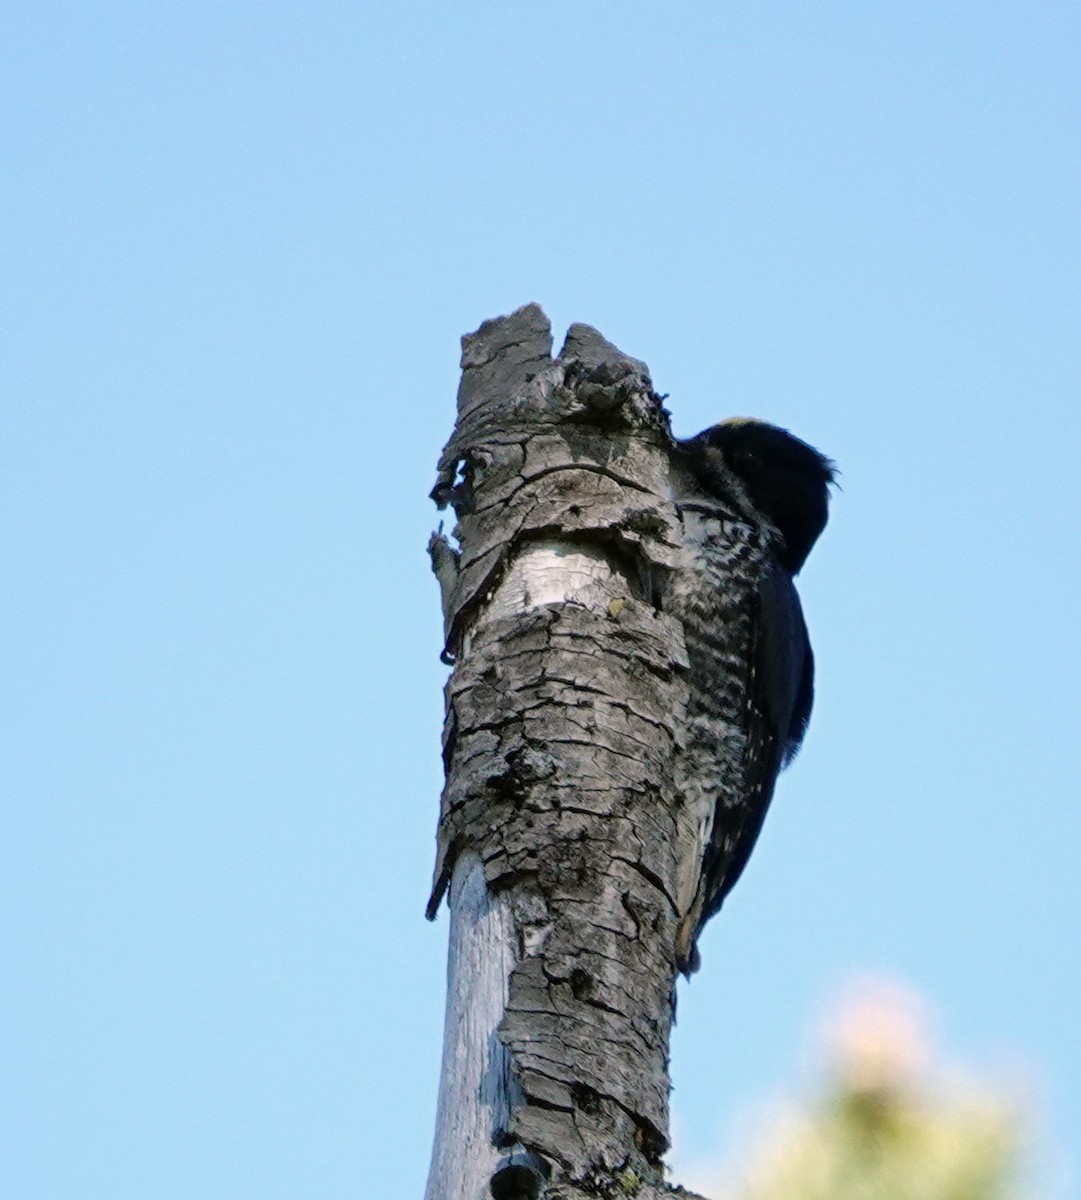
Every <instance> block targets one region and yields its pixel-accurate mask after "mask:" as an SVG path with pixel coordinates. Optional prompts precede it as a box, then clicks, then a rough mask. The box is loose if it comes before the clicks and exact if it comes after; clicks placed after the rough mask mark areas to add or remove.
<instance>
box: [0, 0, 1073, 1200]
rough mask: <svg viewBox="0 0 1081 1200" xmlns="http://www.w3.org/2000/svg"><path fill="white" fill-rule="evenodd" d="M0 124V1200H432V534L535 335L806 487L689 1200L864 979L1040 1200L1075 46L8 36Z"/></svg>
mask: <svg viewBox="0 0 1081 1200" xmlns="http://www.w3.org/2000/svg"><path fill="white" fill-rule="evenodd" d="M0 68H2V80H3V88H4V92H5V98H4V112H5V117H4V120H3V123H2V127H0V163H2V165H0V172H2V178H3V188H2V196H0V206H2V207H0V230H2V232H0V238H2V244H3V251H2V261H0V278H2V280H3V284H2V288H0V292H2V295H3V301H2V303H3V307H4V313H3V321H2V332H0V339H2V342H0V364H2V366H0V371H2V377H0V386H2V392H3V395H2V401H0V493H2V495H0V560H2V562H3V576H4V581H3V587H2V592H0V630H2V634H0V637H2V663H0V708H2V712H0V789H2V823H3V829H2V849H0V856H2V859H3V862H2V863H0V923H2V942H0V952H2V956H3V965H2V980H3V982H2V985H0V1055H2V1064H0V1072H2V1074H0V1078H2V1081H3V1082H2V1086H0V1107H2V1109H3V1111H2V1112H0V1194H2V1195H4V1196H10V1197H18V1198H19V1200H99V1198H100V1200H105V1198H108V1200H118V1198H127V1197H133V1198H139V1200H142V1198H144V1197H154V1198H155V1200H174V1198H175V1200H204V1198H206V1200H241V1198H246V1197H253V1198H256V1197H257V1198H258V1200H279V1198H280V1200H309V1198H310V1200H346V1198H347V1197H348V1198H355V1197H361V1196H376V1195H379V1196H399V1195H400V1196H402V1197H417V1196H419V1195H420V1193H421V1189H422V1186H423V1180H424V1177H425V1174H426V1168H427V1158H428V1150H429V1143H430V1137H431V1132H432V1120H433V1114H434V1101H435V1093H436V1082H437V1074H438V1066H439V1047H440V1037H441V1023H442V1004H443V969H444V949H445V937H446V921H445V916H444V917H443V918H442V919H441V921H440V922H439V924H437V925H434V926H433V925H429V924H427V923H425V921H424V920H423V916H422V911H423V907H424V902H425V899H426V897H427V891H428V883H429V877H430V871H431V865H432V853H433V832H434V826H435V818H436V812H437V800H438V793H439V787H440V783H441V768H440V761H439V734H440V723H441V718H442V698H441V693H440V688H441V684H442V681H443V678H444V676H445V668H444V667H443V666H442V665H441V664H440V663H439V660H438V652H439V648H440V618H439V605H438V596H437V588H436V585H435V582H434V580H433V579H432V578H431V576H430V574H429V571H428V564H427V559H426V556H425V553H424V547H425V543H426V540H427V537H428V534H429V532H430V530H431V529H432V527H433V526H434V523H435V521H436V519H437V518H436V513H435V511H434V509H433V508H432V506H431V504H430V502H429V501H428V500H427V493H428V490H429V488H430V487H431V485H432V483H433V480H434V467H435V462H436V458H437V456H438V454H439V451H440V449H441V447H442V445H443V442H444V441H445V439H446V437H447V436H448V434H449V432H450V429H451V424H452V420H453V415H454V394H455V389H456V386H457V376H458V352H459V351H458V337H459V335H460V334H461V333H463V332H466V331H468V330H471V329H473V328H475V327H476V326H477V325H478V324H479V323H480V321H482V320H483V319H485V318H487V317H490V316H494V315H498V314H500V313H504V312H508V311H510V310H511V309H513V308H515V307H517V306H518V305H520V304H522V303H525V302H526V301H530V300H537V301H540V302H541V303H542V304H543V305H544V306H545V307H546V309H547V311H548V313H549V315H550V316H551V317H552V319H553V323H554V324H555V326H556V331H557V345H558V341H559V340H560V339H561V338H562V334H563V332H564V330H565V328H566V326H567V325H568V324H569V323H570V322H572V321H575V320H582V321H587V322H589V323H591V324H593V325H596V326H597V327H599V328H600V329H601V330H602V331H603V333H604V334H605V335H606V336H607V337H609V338H610V339H612V340H613V341H615V342H616V343H617V344H618V345H619V346H620V347H621V348H622V349H624V350H625V351H627V352H629V353H631V354H633V355H636V356H638V357H640V358H644V359H645V360H647V362H648V363H649V365H650V367H651V369H652V372H653V377H654V380H655V382H656V384H657V386H658V388H659V389H660V390H661V391H663V392H668V393H670V399H669V402H668V403H669V407H670V409H671V410H672V413H673V417H674V425H675V429H676V432H677V433H678V434H680V435H687V434H690V433H693V432H695V431H697V430H698V429H700V428H702V427H703V426H705V425H708V424H712V423H713V422H714V421H716V420H719V419H721V418H723V417H726V416H731V415H750V414H753V415H757V416H762V417H765V418H768V419H771V420H774V421H776V422H779V423H781V424H784V425H787V426H790V427H791V428H793V429H794V430H796V431H797V432H798V433H799V434H801V435H802V436H803V437H805V438H807V439H808V440H810V441H811V442H813V443H814V444H815V445H817V446H820V447H821V448H822V449H823V450H825V451H826V452H828V453H829V454H831V455H832V456H833V457H834V458H836V460H837V461H838V463H839V464H840V466H841V468H842V470H843V472H844V474H843V488H844V490H843V492H841V493H839V494H838V495H837V497H836V500H835V504H834V517H833V521H832V524H831V527H830V528H829V530H828V531H827V534H826V536H825V537H824V539H823V541H822V543H821V544H820V546H819V548H818V549H817V550H816V552H815V554H814V556H813V557H812V560H811V562H810V564H809V566H808V568H807V571H806V572H805V576H804V579H803V584H802V593H803V597H804V603H805V607H806V609H807V612H808V617H809V623H810V625H811V630H812V636H813V639H814V643H815V648H816V651H817V655H818V660H819V691H818V704H817V709H816V712H815V717H814V721H813V722H812V728H811V733H810V736H809V739H808V743H807V745H806V748H805V751H804V753H803V754H802V756H801V758H800V760H799V762H798V763H797V764H796V766H795V767H794V769H793V770H792V771H791V773H790V774H789V775H788V776H786V778H785V779H784V780H783V782H782V786H781V788H780V790H779V794H778V797H777V801H776V804H775V806H774V810H773V812H772V813H771V816H770V820H769V821H768V822H767V827H766V830H765V833H764V836H763V839H762V841H761V844H760V846H759V849H758V851H757V854H756V856H755V858H754V860H753V861H752V864H751V867H750V869H749V871H748V873H747V875H746V877H745V879H744V880H743V882H742V883H741V884H740V886H739V888H738V889H737V890H736V892H735V893H734V895H733V897H732V900H731V902H730V904H729V905H728V906H727V908H726V910H725V913H724V916H723V917H722V918H720V919H718V920H717V921H716V922H715V923H714V925H713V926H712V927H711V928H710V930H709V932H708V934H707V936H706V937H705V939H704V945H703V952H704V961H705V965H704V968H703V970H702V972H701V974H700V975H699V976H698V977H696V978H695V979H694V981H693V982H692V983H691V984H690V986H689V987H688V986H683V987H681V992H680V1002H679V1026H678V1029H677V1031H676V1036H675V1043H674V1052H673V1072H674V1081H675V1092H674V1098H673V1099H674V1108H675V1113H676V1117H677V1129H678V1140H677V1147H676V1161H677V1163H678V1162H680V1161H683V1162H688V1161H691V1160H701V1159H703V1158H708V1157H709V1156H711V1155H716V1154H723V1153H724V1151H725V1149H726V1146H727V1145H728V1143H729V1142H731V1141H732V1140H733V1137H734V1131H737V1130H738V1129H740V1128H741V1122H743V1121H744V1120H745V1119H746V1114H747V1113H748V1112H751V1111H753V1110H754V1109H755V1106H756V1105H759V1104H761V1103H762V1101H763V1100H764V1099H768V1098H769V1096H771V1095H775V1094H776V1093H777V1092H778V1091H779V1090H783V1089H784V1088H785V1087H786V1086H789V1085H790V1084H794V1083H795V1082H796V1081H797V1080H798V1078H799V1063H800V1061H801V1053H802V1047H803V1046H804V1045H805V1031H806V1029H807V1025H808V1022H809V1021H811V1020H812V1019H813V1017H814V1016H815V1014H816V1013H817V1012H818V1011H820V1008H821V1006H822V1004H824V1003H827V1002H828V999H829V997H830V996H831V995H832V994H833V993H834V991H835V989H837V988H838V987H840V986H841V985H842V984H843V982H844V981H845V980H846V979H848V978H849V977H850V975H852V974H853V973H854V972H855V973H858V972H871V973H874V974H884V975H886V976H888V977H891V978H896V979H899V980H903V981H906V982H907V983H908V984H910V985H911V986H913V987H914V988H916V989H918V990H919V991H920V992H922V993H923V994H924V995H925V996H926V997H927V998H928V1000H929V1003H930V1004H931V1005H932V1007H933V1008H934V1009H935V1010H936V1011H937V1012H938V1014H939V1021H940V1038H941V1042H942V1044H943V1045H944V1047H946V1049H947V1051H948V1053H949V1054H950V1056H951V1057H953V1058H954V1059H956V1060H957V1061H960V1062H964V1063H967V1064H969V1066H971V1067H972V1068H973V1069H974V1070H977V1071H980V1070H984V1071H986V1072H988V1073H990V1074H992V1075H994V1074H996V1073H998V1074H999V1075H1005V1076H1006V1077H1009V1078H1013V1079H1016V1078H1018V1077H1021V1078H1022V1079H1023V1080H1024V1081H1026V1082H1025V1083H1024V1086H1025V1087H1026V1088H1028V1089H1029V1093H1028V1094H1029V1095H1030V1097H1031V1100H1032V1103H1033V1105H1034V1108H1035V1110H1036V1111H1037V1112H1038V1113H1040V1114H1042V1115H1041V1117H1040V1127H1041V1129H1042V1131H1043V1132H1042V1133H1041V1135H1040V1137H1041V1141H1042V1146H1041V1151H1040V1153H1041V1154H1042V1155H1044V1160H1045V1161H1046V1163H1048V1164H1051V1166H1049V1167H1048V1173H1049V1175H1053V1176H1055V1178H1056V1179H1057V1180H1058V1182H1057V1184H1055V1185H1054V1186H1052V1185H1050V1184H1049V1191H1048V1193H1047V1194H1052V1193H1053V1194H1054V1195H1056V1196H1063V1197H1065V1196H1076V1195H1077V1194H1078V1191H1077V1188H1078V1186H1079V1185H1078V1176H1077V1165H1078V1160H1077V1156H1076V1154H1075V1149H1076V1147H1075V1144H1074V1139H1075V1137H1076V1133H1077V1131H1078V1130H1079V1129H1081V1036H1079V1034H1078V1021H1079V1012H1081V936H1079V932H1078V930H1079V907H1081V905H1079V897H1081V885H1079V878H1078V857H1079V849H1078V847H1079V844H1081V807H1079V804H1078V799H1079V796H1078V790H1079V789H1078V783H1077V757H1078V753H1077V751H1078V729H1079V703H1078V694H1077V687H1078V677H1079V666H1081V663H1079V657H1081V656H1079V649H1081V647H1079V629H1081V621H1079V618H1078V590H1079V583H1081V580H1079V569H1078V526H1079V523H1081V503H1079V499H1078V465H1079V463H1081V434H1079V423H1081V422H1079V415H1078V414H1079V399H1081V353H1079V337H1078V335H1079V332H1081V312H1079V303H1078V301H1079V292H1081V285H1079V279H1081V253H1079V250H1081V220H1079V199H1081V186H1079V182H1081V181H1079V157H1081V142H1079V133H1078V126H1079V116H1081V8H1079V7H1078V5H1077V4H1076V3H1072V2H1071V3H1065V2H1063V3H1056V2H1048V3H1042V4H1032V3H1021V2H1020V0H1017V2H1015V3H998V2H994V0H992V2H991V3H987V2H986V0H984V2H981V3H974V2H973V3H951V2H946V3H941V2H935V3H931V2H930V0H921V2H916V3H909V4H900V5H897V4H894V5H872V4H867V3H855V2H837V3H830V2H826V3H815V4H810V3H803V2H801V3H780V2H776V0H764V2H763V3H759V4H747V5H739V6H737V5H731V4H724V3H709V4H707V3H691V4H674V5H670V6H662V5H654V4H644V3H636V2H625V3H621V4H615V3H611V4H596V3H576V4H567V3H549V4H545V5H516V4H505V3H504V4H495V3H492V4H481V3H460V4H437V3H428V4H417V3H395V4H393V5H391V4H386V5H372V4H363V3H355V2H354V3H339V2H327V3H319V2H317V3H313V4H303V5H302V4H298V3H279V2H275V0H261V2H260V3H258V4H256V3H245V2H243V0H216V2H215V3H213V4H210V3H204V2H201V0H194V2H188V3H185V4H179V3H168V2H162V3H147V2H145V0H141V2H139V3H135V2H130V3H125V2H121V0H111V2H106V3H102V4H85V3H80V4H76V3H67V4H63V3H51V2H49V0H35V2H34V3H28V2H25V0H8V3H7V4H6V5H5V6H4V9H3V13H2V15H0ZM1055 1164H1057V1165H1055Z"/></svg>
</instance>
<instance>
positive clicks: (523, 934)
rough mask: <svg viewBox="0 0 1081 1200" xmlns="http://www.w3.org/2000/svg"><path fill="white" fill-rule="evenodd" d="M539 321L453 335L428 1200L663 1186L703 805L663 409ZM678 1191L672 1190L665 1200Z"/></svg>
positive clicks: (574, 336)
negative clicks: (671, 1054) (691, 743)
mask: <svg viewBox="0 0 1081 1200" xmlns="http://www.w3.org/2000/svg"><path fill="white" fill-rule="evenodd" d="M551 350H552V342H551V330H550V327H549V324H548V320H547V318H546V317H545V315H544V313H543V312H542V311H541V310H540V309H539V308H538V307H537V306H535V305H530V306H527V307H525V308H523V309H520V310H519V311H518V312H516V313H514V314H512V315H511V316H509V317H506V318H501V319H499V320H496V321H490V322H487V323H485V324H484V325H483V326H481V328H480V329H479V330H478V331H477V332H476V333H475V334H473V335H471V336H468V337H466V338H464V339H463V355H462V367H463V374H462V382H461V387H460V390H459V395H458V422H457V425H456V428H455V430H454V434H453V436H452V437H451V440H450V442H449V443H448V445H447V447H446V450H445V451H444V453H443V456H442V459H441V461H440V465H439V477H438V481H437V483H436V487H435V489H434V491H433V497H434V498H435V500H436V501H437V503H439V504H440V506H441V507H442V506H444V505H447V504H450V505H452V506H453V507H454V509H455V513H456V516H457V526H456V529H455V531H454V536H455V538H456V540H457V543H458V544H457V547H455V546H453V545H452V544H451V542H450V541H448V540H447V539H446V538H445V537H443V536H442V535H441V534H439V535H435V536H434V537H433V539H432V542H431V544H430V547H429V549H430V551H431V555H432V562H433V567H434V569H435V572H436V575H437V576H438V579H439V582H440V587H441V590H442V595H443V609H444V617H445V634H446V643H447V656H448V660H453V661H454V664H455V666H454V671H453V674H452V675H451V677H450V679H449V681H448V683H447V687H446V702H447V703H446V725H445V730H444V757H445V764H446V773H447V781H446V787H445V789H444V792H443V797H442V805H441V813H440V821H439V830H438V838H437V845H438V849H437V861H436V868H435V881H434V886H433V891H432V897H431V901H430V904H429V915H430V916H434V915H435V912H436V910H437V909H438V906H439V903H440V900H441V898H442V896H443V894H444V892H445V891H446V889H447V888H448V885H449V887H450V907H451V950H450V964H449V973H448V1001H447V1021H446V1041H445V1048H444V1057H443V1077H442V1082H441V1090H440V1102H439V1118H438V1128H437V1131H436V1143H435V1148H434V1151H433V1157H432V1170H431V1175H430V1177H429V1184H428V1191H427V1196H426V1200H482V1198H486V1197H489V1196H494V1197H496V1200H501V1198H507V1200H513V1198H515V1197H519V1196H522V1197H526V1196H538V1195H544V1196H546V1197H549V1198H551V1200H571V1198H579V1197H596V1196H613V1195H636V1196H639V1197H641V1198H643V1200H649V1198H651V1197H659V1196H661V1195H672V1194H673V1192H676V1191H677V1190H676V1189H672V1188H669V1187H667V1186H666V1185H665V1183H664V1177H663V1166H662V1157H663V1155H664V1153H665V1151H666V1150H667V1148H668V1143H669V1133H668V1093H669V1079H668V1042H669V1033H670V1029H671V1024H672V1019H673V1014H674V1004H675V975H676V968H675V959H674V944H675V937H676V930H677V926H678V923H679V919H680V917H681V916H682V915H683V911H682V906H683V900H682V897H683V896H684V894H685V893H686V891H687V882H686V879H685V875H686V872H687V864H686V862H685V861H684V862H683V863H682V864H681V863H680V861H679V860H680V856H681V853H682V851H681V847H687V846H697V845H698V843H699V842H700V828H699V825H700V820H701V817H700V814H697V813H696V812H694V811H691V810H690V809H689V807H688V806H687V805H686V804H684V802H683V801H682V799H681V792H680V789H679V788H678V787H677V786H676V784H675V782H674V781H675V779H676V772H675V768H674V762H675V759H676V758H677V756H678V754H679V751H680V749H681V747H682V746H683V740H684V738H685V736H686V733H685V731H686V726H687V697H688V684H687V659H686V651H685V647H684V642H683V631H682V627H681V625H680V623H679V622H678V621H677V620H675V619H673V618H672V617H670V616H666V615H665V613H664V612H663V611H661V610H660V608H659V607H658V604H657V600H658V597H659V596H660V595H661V593H662V592H663V588H664V583H665V579H666V576H667V575H668V573H669V572H670V571H672V570H673V569H675V568H676V567H678V565H679V563H680V561H681V555H682V553H683V549H682V530H681V525H680V519H679V514H678V512H677V510H676V508H675V505H674V504H673V501H672V494H671V486H670V461H669V449H670V446H671V439H670V434H669V431H668V420H667V414H666V413H665V411H664V409H663V407H662V405H661V402H660V398H659V397H658V396H657V395H656V394H655V393H654V391H653V387H652V384H651V382H650V378H649V374H648V371H647V369H646V367H645V365H644V364H642V363H640V362H637V361H636V360H634V359H631V358H628V357H627V356H625V355H623V354H621V353H620V352H619V351H618V350H617V349H616V348H615V347H613V346H611V345H610V344H609V343H608V342H606V341H605V340H604V339H603V338H602V337H601V336H600V334H598V333H597V332H596V331H595V330H593V329H591V328H589V327H588V326H584V325H575V326H572V328H571V330H570V332H569V333H568V335H567V339H566V343H565V345H564V347H563V350H562V351H561V353H560V354H559V356H558V357H557V358H555V359H553V358H552V355H551ZM681 1194H683V1195H685V1196H687V1195H689V1194H688V1193H681Z"/></svg>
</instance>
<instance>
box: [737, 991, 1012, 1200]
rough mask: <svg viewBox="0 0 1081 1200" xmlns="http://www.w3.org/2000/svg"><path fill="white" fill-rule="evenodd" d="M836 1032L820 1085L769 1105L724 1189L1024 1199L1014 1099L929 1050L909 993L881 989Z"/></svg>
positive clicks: (750, 1197)
mask: <svg viewBox="0 0 1081 1200" xmlns="http://www.w3.org/2000/svg"><path fill="white" fill-rule="evenodd" d="M831 1040H832V1041H833V1043H834V1049H833V1051H832V1053H831V1055H830V1064H829V1068H828V1074H827V1077H826V1080H825V1083H824V1086H821V1087H820V1089H819V1090H818V1092H817V1094H816V1095H814V1096H813V1097H812V1098H811V1099H809V1100H808V1101H805V1102H804V1103H803V1104H801V1105H800V1106H798V1107H793V1108H791V1109H790V1110H789V1111H786V1112H784V1113H782V1114H778V1115H777V1116H775V1118H774V1119H773V1121H772V1123H771V1126H770V1128H769V1129H768V1131H767V1132H766V1134H765V1136H764V1137H763V1138H762V1140H761V1142H760V1143H759V1144H758V1146H757V1147H756V1148H755V1149H754V1150H753V1151H752V1154H751V1156H750V1158H749V1160H748V1163H747V1165H746V1167H745V1168H744V1170H743V1171H741V1172H740V1177H739V1179H738V1182H736V1183H735V1185H734V1186H732V1187H730V1188H729V1189H727V1191H726V1192H725V1193H724V1195H725V1196H726V1198H728V1200H1020V1197H1021V1196H1022V1194H1023V1193H1022V1186H1023V1185H1022V1183H1021V1170H1020V1167H1021V1160H1022V1156H1023V1148H1024V1136H1023V1135H1024V1126H1025V1122H1024V1121H1023V1119H1022V1113H1021V1109H1020V1107H1019V1105H1018V1104H1017V1103H1016V1102H1014V1101H1013V1100H1011V1099H1010V1098H1008V1097H1007V1096H1005V1095H1004V1094H1002V1093H1001V1092H999V1091H998V1090H996V1089H994V1088H993V1087H989V1086H988V1085H976V1084H973V1083H972V1082H968V1081H961V1080H959V1079H957V1078H954V1077H951V1076H950V1075H949V1074H948V1073H947V1072H946V1071H945V1069H944V1068H943V1067H942V1066H941V1065H940V1064H936V1063H935V1062H933V1061H932V1060H931V1055H930V1053H929V1051H928V1049H927V1046H926V1042H925V1039H924V1037H923V1027H922V1021H921V1019H920V1014H919V1006H918V1002H917V1001H916V1000H915V998H914V997H912V996H911V995H908V994H906V993H904V992H902V991H900V990H899V989H896V988H892V989H891V988H884V987H880V988H878V989H877V990H876V991H875V992H874V993H870V994H868V995H865V996H864V997H863V998H862V999H861V1001H860V1002H859V1003H858V1004H856V1005H852V1006H848V1007H847V1008H846V1010H845V1011H844V1012H843V1013H842V1015H841V1017H840V1019H839V1020H838V1021H837V1022H836V1023H835V1026H834V1030H833V1037H832V1039H831Z"/></svg>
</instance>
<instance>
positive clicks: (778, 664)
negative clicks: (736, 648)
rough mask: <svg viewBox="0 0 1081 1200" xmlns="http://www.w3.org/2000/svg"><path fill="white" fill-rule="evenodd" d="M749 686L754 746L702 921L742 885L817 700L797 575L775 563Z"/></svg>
mask: <svg viewBox="0 0 1081 1200" xmlns="http://www.w3.org/2000/svg"><path fill="white" fill-rule="evenodd" d="M756 607H757V611H756V613H755V619H754V623H753V633H752V646H751V655H750V663H751V668H750V669H751V677H750V680H749V684H748V689H747V720H746V729H747V749H746V753H745V757H744V776H743V788H742V803H741V805H740V807H739V810H738V812H731V811H726V812H718V813H717V816H716V820H715V827H714V830H713V836H712V837H711V839H710V846H709V849H708V851H707V856H706V858H707V861H706V863H705V864H704V866H705V872H706V875H707V884H706V895H705V904H704V905H703V910H702V914H701V917H700V919H699V928H701V926H702V925H704V924H705V922H706V921H707V920H708V919H709V918H710V917H711V916H713V914H714V913H716V912H717V911H718V910H719V909H720V907H721V905H722V904H723V903H724V899H725V897H726V896H727V895H728V893H729V892H730V891H731V890H732V888H733V887H734V886H735V884H736V882H737V880H738V879H739V877H740V875H741V874H742V873H743V868H744V867H745V866H746V865H747V860H748V859H749V858H750V856H751V851H752V850H753V849H754V845H755V842H756V841H757V840H758V835H759V833H760V832H761V830H762V822H763V821H764V820H765V818H766V812H767V810H768V809H769V804H770V800H772V798H773V788H774V785H775V784H776V782H777V776H778V774H779V773H780V770H781V768H782V767H783V766H785V765H787V764H788V763H789V762H790V761H791V760H792V759H793V758H794V757H795V754H796V751H797V750H798V749H799V745H800V742H801V741H802V739H803V735H804V732H805V731H806V728H807V722H808V720H809V719H810V715H811V705H812V702H813V699H814V658H813V656H812V654H811V643H810V639H809V638H808V636H807V626H806V624H805V623H804V620H803V609H802V608H801V607H800V602H799V596H798V595H797V593H796V588H795V585H794V584H793V582H792V579H791V577H790V576H789V574H788V573H787V571H785V570H784V569H783V568H782V567H780V566H779V565H778V564H777V563H775V562H772V561H771V562H770V563H769V565H768V566H767V568H766V569H765V571H764V572H763V575H762V578H761V581H760V584H759V587H758V591H757V595H756Z"/></svg>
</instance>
